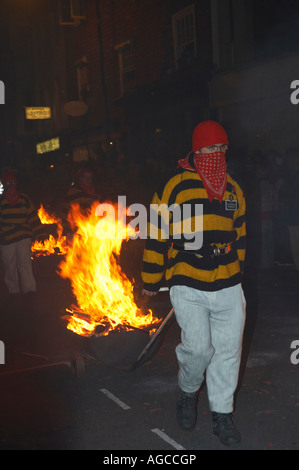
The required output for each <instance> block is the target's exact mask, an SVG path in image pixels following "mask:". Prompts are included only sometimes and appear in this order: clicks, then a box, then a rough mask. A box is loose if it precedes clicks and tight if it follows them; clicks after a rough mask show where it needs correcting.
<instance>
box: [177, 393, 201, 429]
mask: <svg viewBox="0 0 299 470" xmlns="http://www.w3.org/2000/svg"><path fill="white" fill-rule="evenodd" d="M196 407H197V392H195V393H186V392H183V391H182V390H180V393H179V398H178V401H177V408H176V415H177V420H178V423H179V425H180V427H181V428H182V429H184V430H186V431H192V429H194V427H195V424H196V418H197V409H196Z"/></svg>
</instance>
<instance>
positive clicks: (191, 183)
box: [142, 121, 246, 445]
mask: <svg viewBox="0 0 299 470" xmlns="http://www.w3.org/2000/svg"><path fill="white" fill-rule="evenodd" d="M228 144H229V141H228V137H227V134H226V131H225V130H224V128H223V127H222V126H221V125H220V124H219V123H217V122H215V121H204V122H201V123H199V124H198V125H197V126H196V127H195V129H194V131H193V136H192V152H190V153H189V154H188V155H187V157H186V158H183V159H181V160H180V161H179V162H178V167H177V169H176V170H175V171H174V172H173V173H172V174H171V175H170V176H169V177H168V178H167V179H166V180H165V182H164V183H162V184H161V186H160V187H159V188H158V190H157V191H156V193H155V194H154V197H153V200H152V204H151V216H150V223H149V225H148V230H149V232H148V236H147V240H146V247H145V251H144V255H143V270H142V280H143V290H142V293H143V294H144V295H155V294H156V293H157V292H158V290H159V288H160V285H161V280H162V277H163V274H164V260H165V257H164V254H165V251H166V250H168V265H167V268H166V281H167V283H168V286H169V287H170V300H171V303H172V306H173V308H174V313H175V316H176V319H177V322H178V324H179V326H180V328H181V343H180V344H179V345H178V346H177V347H176V355H177V360H178V365H179V374H178V384H179V397H178V401H177V410H176V412H177V420H178V423H179V425H180V426H181V427H182V428H183V429H185V430H192V429H194V427H195V424H196V419H197V397H198V391H199V389H200V387H201V385H202V383H203V381H204V373H206V384H207V390H208V399H209V404H210V409H211V411H212V421H213V432H214V434H216V435H217V436H218V437H219V439H220V441H221V442H222V443H223V444H225V445H231V444H234V443H238V442H239V441H240V439H241V435H240V432H239V431H238V430H237V429H236V428H235V425H234V423H233V420H232V412H233V407H234V393H235V390H236V387H237V382H238V376H239V367H240V360H241V350H242V338H243V329H244V323H245V305H246V302H245V297H244V293H243V289H242V286H241V281H242V272H243V267H244V260H245V236H246V225H245V198H244V196H243V192H242V190H241V188H240V187H239V185H238V184H237V183H236V181H234V180H233V179H232V178H231V177H230V175H229V174H228V173H227V171H226V159H225V155H226V151H227V149H228ZM162 204H163V206H161V205H162ZM184 206H188V207H189V209H190V211H186V216H184ZM158 207H164V208H165V207H166V208H168V210H167V211H164V212H161V213H159V212H158V210H157V208H158ZM170 207H172V208H173V207H176V208H179V209H180V214H181V215H182V214H183V217H182V219H180V220H182V222H183V223H181V222H180V223H175V222H177V219H176V218H175V217H174V214H172V211H170V210H169V208H170ZM197 207H202V210H203V212H202V215H201V214H199V215H198V220H197V216H196V208H197ZM152 213H155V214H154V215H155V217H152ZM185 219H186V220H185ZM155 221H156V222H155ZM198 221H199V225H198V227H200V225H201V224H200V222H201V221H202V238H203V243H202V244H201V243H198V246H197V247H196V246H195V245H194V243H193V242H192V246H190V243H191V242H190V240H191V237H190V235H194V236H195V238H196V235H198V234H199V231H201V228H199V229H197V230H198V232H196V229H195V228H196V227H197V222H198ZM185 222H186V224H185ZM188 222H190V223H191V229H190V223H188ZM185 226H186V227H187V228H186V229H185V228H184V227H185ZM163 227H169V237H167V235H165V233H164V232H163ZM152 229H154V230H153V232H152ZM168 238H169V239H168Z"/></svg>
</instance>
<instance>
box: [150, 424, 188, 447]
mask: <svg viewBox="0 0 299 470" xmlns="http://www.w3.org/2000/svg"><path fill="white" fill-rule="evenodd" d="M151 431H152V432H154V433H155V434H157V435H158V436H159V437H161V439H163V440H164V441H166V442H167V443H168V444H170V445H171V446H172V447H174V448H175V449H177V450H186V449H185V448H184V447H183V446H181V445H180V444H178V443H177V442H175V441H174V440H173V439H171V438H170V437H169V436H167V434H165V433H164V432H163V431H161V430H160V429H157V428H155V429H152V430H151Z"/></svg>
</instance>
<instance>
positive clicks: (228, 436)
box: [212, 412, 241, 446]
mask: <svg viewBox="0 0 299 470" xmlns="http://www.w3.org/2000/svg"><path fill="white" fill-rule="evenodd" d="M212 417H213V424H214V428H213V433H214V434H215V435H216V436H218V437H219V439H220V441H221V442H222V444H224V445H225V446H229V445H231V444H237V443H238V442H240V441H241V434H240V433H239V431H238V430H237V429H236V428H235V426H234V423H233V420H232V413H215V412H213V413H212Z"/></svg>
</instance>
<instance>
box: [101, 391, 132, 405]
mask: <svg viewBox="0 0 299 470" xmlns="http://www.w3.org/2000/svg"><path fill="white" fill-rule="evenodd" d="M100 392H102V393H104V395H106V396H107V397H108V398H110V399H111V400H112V401H114V402H115V403H116V404H117V405H118V406H120V407H121V408H122V409H123V410H130V409H131V407H130V406H128V405H126V404H125V403H124V402H123V401H121V400H120V399H119V398H117V397H116V396H115V395H113V393H111V392H109V390H106V388H101V389H100Z"/></svg>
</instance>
